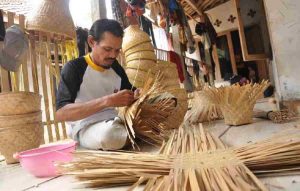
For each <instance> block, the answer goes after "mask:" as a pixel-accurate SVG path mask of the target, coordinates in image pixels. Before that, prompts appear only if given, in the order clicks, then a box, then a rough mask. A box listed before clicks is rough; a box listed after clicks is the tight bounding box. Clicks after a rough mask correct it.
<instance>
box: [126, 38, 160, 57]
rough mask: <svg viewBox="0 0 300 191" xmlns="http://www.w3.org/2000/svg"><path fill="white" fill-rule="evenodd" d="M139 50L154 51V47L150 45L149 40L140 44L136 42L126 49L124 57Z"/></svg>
mask: <svg viewBox="0 0 300 191" xmlns="http://www.w3.org/2000/svg"><path fill="white" fill-rule="evenodd" d="M139 51H152V52H154V48H153V46H152V44H151V43H150V42H145V43H142V44H138V45H136V46H134V47H132V48H130V49H127V51H126V52H124V53H125V57H127V56H129V55H131V54H133V53H136V52H139Z"/></svg>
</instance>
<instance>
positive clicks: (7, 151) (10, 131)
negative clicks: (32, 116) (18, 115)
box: [0, 123, 44, 164]
mask: <svg viewBox="0 0 300 191" xmlns="http://www.w3.org/2000/svg"><path fill="white" fill-rule="evenodd" d="M43 135H44V129H43V127H42V124H41V123H32V124H26V125H20V126H11V127H6V128H0V152H1V154H2V155H3V156H4V157H5V159H6V163H7V164H11V163H16V162H18V160H16V159H14V158H13V154H15V153H16V152H21V151H25V150H28V149H33V148H37V147H39V146H40V144H41V143H42V140H43Z"/></svg>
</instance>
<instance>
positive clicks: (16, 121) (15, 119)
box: [0, 111, 42, 128]
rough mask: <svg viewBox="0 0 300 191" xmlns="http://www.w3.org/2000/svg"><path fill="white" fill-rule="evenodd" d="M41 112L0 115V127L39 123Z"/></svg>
mask: <svg viewBox="0 0 300 191" xmlns="http://www.w3.org/2000/svg"><path fill="white" fill-rule="evenodd" d="M41 122H42V112H41V111H38V112H35V113H28V114H22V115H10V116H0V128H6V127H10V126H17V125H24V124H30V123H41Z"/></svg>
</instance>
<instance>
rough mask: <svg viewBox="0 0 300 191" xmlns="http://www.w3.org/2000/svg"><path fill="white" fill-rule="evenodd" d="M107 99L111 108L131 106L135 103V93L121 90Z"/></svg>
mask: <svg viewBox="0 0 300 191" xmlns="http://www.w3.org/2000/svg"><path fill="white" fill-rule="evenodd" d="M106 99H107V105H108V106H109V107H124V106H129V105H131V104H132V103H133V102H134V93H133V92H132V91H130V90H121V91H118V92H116V93H114V94H111V95H109V96H107V98H106Z"/></svg>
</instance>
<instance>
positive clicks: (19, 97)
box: [0, 92, 41, 116]
mask: <svg viewBox="0 0 300 191" xmlns="http://www.w3.org/2000/svg"><path fill="white" fill-rule="evenodd" d="M40 110H41V96H40V95H39V94H36V93H31V92H7V93H1V94H0V116H8V115H19V114H26V113H33V112H37V111H40Z"/></svg>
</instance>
